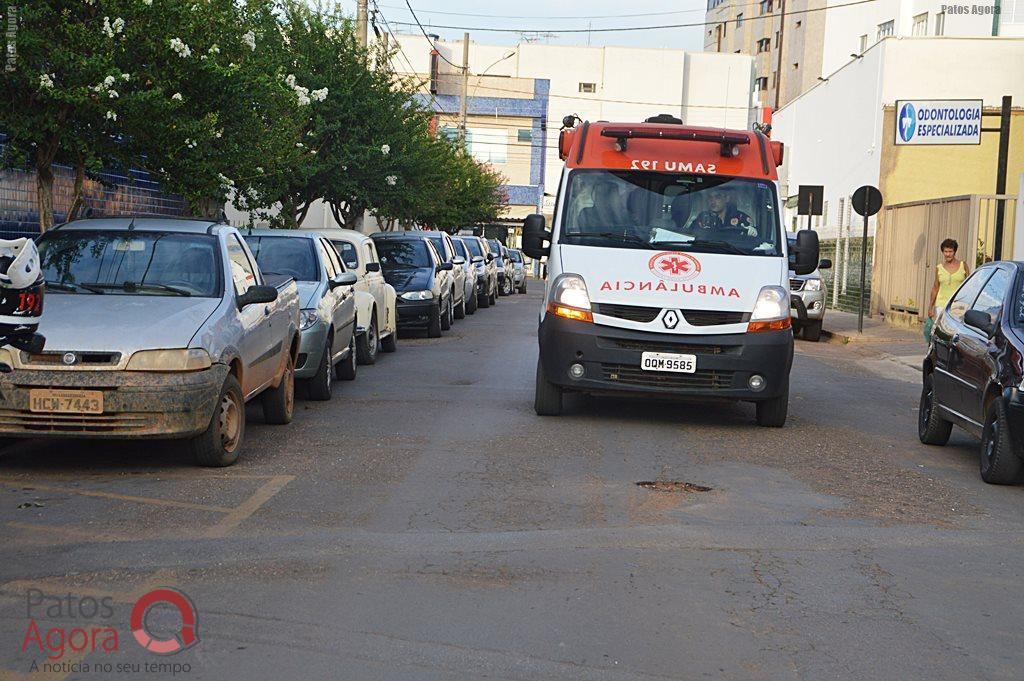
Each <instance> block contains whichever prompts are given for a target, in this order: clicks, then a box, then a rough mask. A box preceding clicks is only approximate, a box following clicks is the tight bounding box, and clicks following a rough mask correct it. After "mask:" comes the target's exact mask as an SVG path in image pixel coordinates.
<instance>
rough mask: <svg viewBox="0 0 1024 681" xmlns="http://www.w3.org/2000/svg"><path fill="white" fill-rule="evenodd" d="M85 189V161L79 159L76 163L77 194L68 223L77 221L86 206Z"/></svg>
mask: <svg viewBox="0 0 1024 681" xmlns="http://www.w3.org/2000/svg"><path fill="white" fill-rule="evenodd" d="M84 188H85V159H82V158H80V159H78V161H77V162H76V163H75V192H74V196H72V198H71V207H70V208H68V222H71V221H72V220H76V219H77V218H78V214H79V212H80V211H81V210H82V206H83V205H84V204H85V197H84V196H83V190H84Z"/></svg>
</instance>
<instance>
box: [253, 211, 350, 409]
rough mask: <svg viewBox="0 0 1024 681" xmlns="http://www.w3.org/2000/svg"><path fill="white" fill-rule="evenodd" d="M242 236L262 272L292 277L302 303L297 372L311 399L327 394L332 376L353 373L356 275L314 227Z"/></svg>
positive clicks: (296, 374) (328, 393)
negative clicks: (310, 230) (311, 230)
mask: <svg viewBox="0 0 1024 681" xmlns="http://www.w3.org/2000/svg"><path fill="white" fill-rule="evenodd" d="M244 234H245V241H246V243H247V244H248V245H249V249H250V250H251V251H252V252H253V255H254V256H255V257H256V264H258V265H259V266H260V269H261V270H262V271H263V272H265V273H273V274H280V275H285V276H289V277H292V278H293V279H295V282H296V283H297V284H298V287H299V301H300V303H301V305H302V313H301V315H300V318H299V319H300V326H299V329H300V330H301V332H302V336H301V339H300V342H299V355H298V359H297V360H296V362H295V378H296V379H298V380H300V381H302V383H303V386H304V387H305V388H306V394H307V395H308V396H309V397H310V398H311V399H314V400H329V399H331V392H332V389H333V385H334V381H333V379H334V377H335V376H337V377H338V378H340V379H342V380H347V381H351V380H352V379H354V378H355V377H356V350H355V348H356V339H355V327H356V305H355V295H354V294H353V292H352V286H353V285H354V284H355V283H356V281H357V277H356V275H355V274H352V273H351V272H346V271H345V265H344V264H343V263H342V262H341V257H340V256H339V255H338V252H337V251H336V250H335V248H334V246H333V245H332V244H331V242H330V241H328V240H327V238H326V237H324V236H322V235H321V234H319V233H317V232H309V231H305V230H284V229H258V230H248V231H246V232H245V233H244Z"/></svg>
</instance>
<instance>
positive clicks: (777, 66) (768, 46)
mask: <svg viewBox="0 0 1024 681" xmlns="http://www.w3.org/2000/svg"><path fill="white" fill-rule="evenodd" d="M948 2H949V0H873V1H867V2H865V1H864V0H755V1H752V2H742V1H736V2H727V1H726V0H708V4H707V13H706V21H707V22H708V26H707V27H705V33H704V49H705V51H708V52H722V53H734V54H749V55H752V56H753V57H754V58H755V75H754V90H755V96H756V97H757V99H758V102H759V104H760V105H761V106H767V107H772V108H774V109H777V108H779V107H782V106H784V105H785V104H786V103H788V102H790V101H792V100H793V99H794V98H796V97H797V96H799V95H800V94H801V93H803V92H805V91H807V90H808V89H809V88H810V87H812V86H814V85H815V84H817V83H818V82H819V81H821V80H823V79H826V78H828V77H829V75H830V74H832V73H834V72H836V71H837V70H839V69H840V68H841V67H842V66H843V65H844V64H846V63H848V62H849V61H850V60H851V59H856V58H858V57H859V56H860V55H863V54H864V52H865V51H866V50H867V49H868V48H869V47H871V46H872V45H874V44H875V43H876V42H878V41H879V40H882V39H883V38H886V37H889V36H894V37H911V36H953V37H983V36H995V35H999V36H1021V35H1024V0H993V1H992V4H990V5H977V4H960V5H952V4H947V3H948Z"/></svg>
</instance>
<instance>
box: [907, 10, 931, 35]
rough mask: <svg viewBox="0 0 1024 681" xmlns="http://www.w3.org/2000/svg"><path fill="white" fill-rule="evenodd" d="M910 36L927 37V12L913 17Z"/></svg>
mask: <svg viewBox="0 0 1024 681" xmlns="http://www.w3.org/2000/svg"><path fill="white" fill-rule="evenodd" d="M910 35H928V12H924V13H923V14H918V15H917V16H915V17H914V25H913V28H911V30H910Z"/></svg>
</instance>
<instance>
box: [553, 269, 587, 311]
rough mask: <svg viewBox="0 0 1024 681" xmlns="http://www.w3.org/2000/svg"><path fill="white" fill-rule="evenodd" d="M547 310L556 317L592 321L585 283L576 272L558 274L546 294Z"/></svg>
mask: <svg viewBox="0 0 1024 681" xmlns="http://www.w3.org/2000/svg"><path fill="white" fill-rule="evenodd" d="M548 312H550V313H551V314H553V315H555V316H558V317H565V318H566V319H575V320H577V321H581V322H592V321H594V315H593V314H592V313H591V311H590V295H589V294H588V293H587V284H586V282H585V281H583V277H581V276H580V275H578V274H560V275H558V278H557V279H555V281H554V282H553V283H552V284H551V294H550V295H549V296H548Z"/></svg>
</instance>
